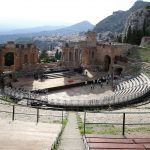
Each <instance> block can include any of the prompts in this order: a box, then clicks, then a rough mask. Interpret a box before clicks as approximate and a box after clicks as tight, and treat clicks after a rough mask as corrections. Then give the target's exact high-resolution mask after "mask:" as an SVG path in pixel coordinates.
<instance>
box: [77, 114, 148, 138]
mask: <svg viewBox="0 0 150 150" xmlns="http://www.w3.org/2000/svg"><path fill="white" fill-rule="evenodd" d="M77 122H78V128H79V130H80V133H81V134H84V124H83V122H82V119H81V118H80V116H79V115H77ZM132 133H134V134H136V133H138V134H139V133H142V134H150V126H139V127H137V126H130V127H129V126H126V127H125V134H132ZM85 134H111V135H121V134H122V126H120V125H119V126H116V125H110V124H86V126H85Z"/></svg>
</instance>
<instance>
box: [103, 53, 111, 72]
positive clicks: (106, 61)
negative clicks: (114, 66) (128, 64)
mask: <svg viewBox="0 0 150 150" xmlns="http://www.w3.org/2000/svg"><path fill="white" fill-rule="evenodd" d="M110 64H111V57H110V56H108V55H105V58H104V70H105V71H109V67H110Z"/></svg>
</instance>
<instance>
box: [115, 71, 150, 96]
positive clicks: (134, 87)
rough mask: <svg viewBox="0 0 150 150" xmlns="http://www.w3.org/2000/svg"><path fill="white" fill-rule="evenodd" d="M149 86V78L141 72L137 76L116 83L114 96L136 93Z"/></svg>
mask: <svg viewBox="0 0 150 150" xmlns="http://www.w3.org/2000/svg"><path fill="white" fill-rule="evenodd" d="M149 87H150V79H149V78H148V77H147V76H146V75H145V74H143V73H141V74H140V75H139V76H137V77H135V78H133V79H130V80H127V81H123V82H122V83H120V84H118V85H117V87H116V90H115V97H116V98H117V97H124V96H131V95H136V94H140V93H142V92H144V91H145V90H146V89H148V88H149Z"/></svg>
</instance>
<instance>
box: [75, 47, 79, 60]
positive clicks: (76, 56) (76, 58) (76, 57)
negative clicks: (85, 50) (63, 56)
mask: <svg viewBox="0 0 150 150" xmlns="http://www.w3.org/2000/svg"><path fill="white" fill-rule="evenodd" d="M75 61H78V49H75Z"/></svg>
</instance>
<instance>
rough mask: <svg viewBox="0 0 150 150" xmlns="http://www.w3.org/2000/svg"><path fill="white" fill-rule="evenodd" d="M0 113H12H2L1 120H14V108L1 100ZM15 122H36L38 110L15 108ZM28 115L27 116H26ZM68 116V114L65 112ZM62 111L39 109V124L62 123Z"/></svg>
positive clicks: (0, 114)
mask: <svg viewBox="0 0 150 150" xmlns="http://www.w3.org/2000/svg"><path fill="white" fill-rule="evenodd" d="M0 111H6V112H10V113H5V112H0V118H2V119H9V120H11V119H12V111H13V106H12V105H11V104H10V105H9V103H8V102H4V101H2V100H0ZM15 113H16V114H15V120H20V121H31V122H36V120H37V109H35V108H30V107H21V106H15ZM26 114H27V115H26ZM64 114H65V115H66V112H64ZM61 116H62V111H53V110H43V109H39V122H45V123H52V122H55V123H61V120H62V117H61Z"/></svg>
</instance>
